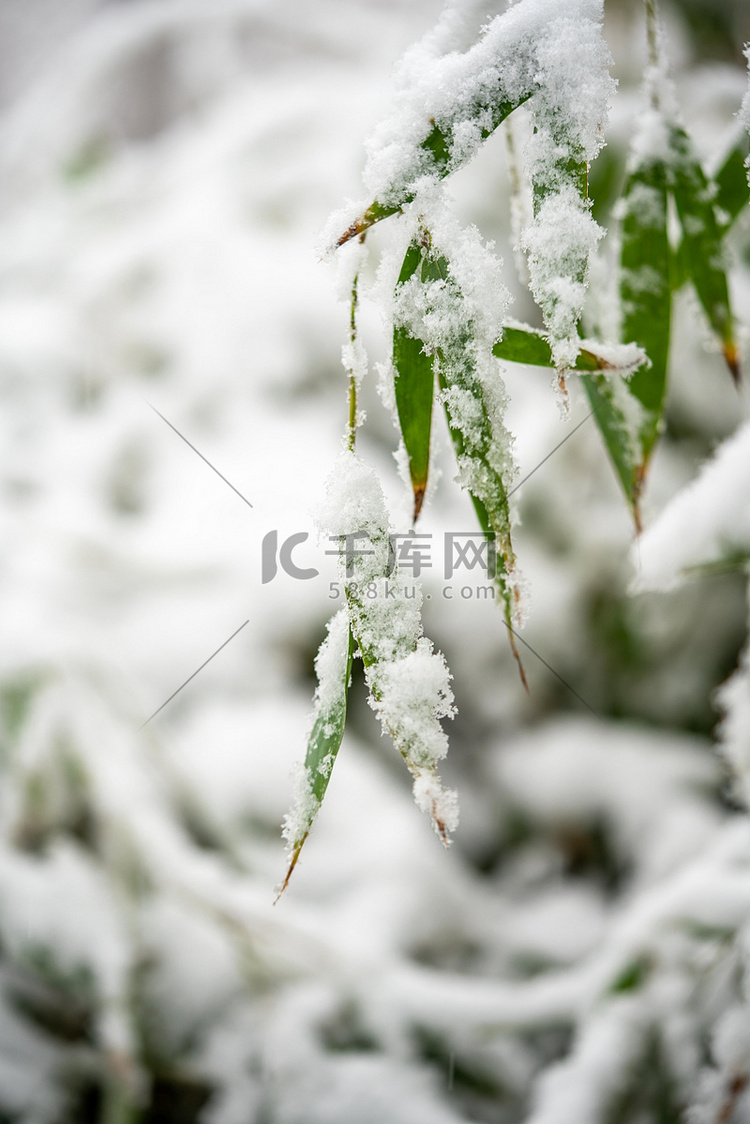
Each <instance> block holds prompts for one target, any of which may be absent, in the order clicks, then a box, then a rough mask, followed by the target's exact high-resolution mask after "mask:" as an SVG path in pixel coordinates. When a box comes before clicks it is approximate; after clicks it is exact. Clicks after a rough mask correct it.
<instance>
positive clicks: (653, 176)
mask: <svg viewBox="0 0 750 1124" xmlns="http://www.w3.org/2000/svg"><path fill="white" fill-rule="evenodd" d="M623 204H624V216H623V220H622V235H621V237H622V250H621V257H620V298H621V302H622V307H623V324H622V334H623V337H624V338H625V339H627V340H634V341H635V342H636V343H637V344H638V346H639V347H641V348H642V349H643V350H644V351H645V353H646V355H647V356H648V359H649V363H648V364H643V366H641V367H640V368H639V370H637V371H636V372H635V374H634V375H633V376H632V377H631V379H630V382H629V383H628V389H629V391H630V394H631V395H632V396H633V397H634V398H635V399H637V401H638V402H639V403H640V405H641V407H642V409H643V419H642V421H641V424H640V426H639V437H640V441H641V446H642V448H641V457H640V463H639V468H640V472H641V475H642V473H643V472H644V471H645V468H646V465H647V463H648V459H649V457H650V455H651V451H652V449H653V446H654V442H655V441H656V437H657V435H658V432H659V426H660V422H661V414H662V408H663V403H664V394H665V391H666V384H667V365H668V361H669V333H670V318H671V310H672V292H671V286H670V250H669V241H668V238H667V174H666V169H665V166H664V163H663V162H662V160H660V159H654V160H651V161H647V162H644V163H643V164H642V165H641V166H640V167H637V168H636V169H635V170H634V171H633V172H631V174H630V176H629V177H628V180H627V182H626V185H625V193H624V199H623ZM634 498H635V500H637V496H635V497H634Z"/></svg>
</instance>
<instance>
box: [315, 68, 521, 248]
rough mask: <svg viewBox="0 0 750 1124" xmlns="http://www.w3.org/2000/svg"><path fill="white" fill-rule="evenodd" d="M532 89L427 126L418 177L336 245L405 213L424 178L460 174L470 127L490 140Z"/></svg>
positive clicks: (484, 99) (484, 101)
mask: <svg viewBox="0 0 750 1124" xmlns="http://www.w3.org/2000/svg"><path fill="white" fill-rule="evenodd" d="M533 92H534V91H533V89H529V90H528V91H527V92H525V93H524V94H522V95H521V96H519V97H516V98H514V99H513V100H505V99H503V98H502V97H500V98H497V99H492V98H488V96H487V92H486V91H484V93H483V94H482V95H480V96H478V97H477V98H475V99H474V100H473V101H470V102H469V103H468V104H464V103H463V102H462V101H459V102H458V103H457V105H456V112H455V114H454V116H452V117H447V118H445V119H444V120H439V121H436V120H435V119H434V118H430V120H429V121H428V122H427V123H426V127H425V136H424V138H423V140H422V141H421V142H420V144H419V145H418V153H419V155H418V158H417V159H416V160H415V162H414V163H415V175H414V176H413V177H412V179H411V181H409V180H408V179H407V181H406V182H405V183H404V184H403V186H401V187H400V188H399V189H398V190H397V191H395V192H391V194H392V195H393V198H390V199H389V200H388V201H387V202H380V201H379V200H377V199H376V200H375V201H374V202H373V203H371V204H370V206H369V207H368V208H367V210H366V211H365V212H364V213H363V214H362V215H361V216H360V217H359V218H358V219H356V220H355V221H354V222H353V223H352V224H351V226H349V227H348V228H347V229H346V230H345V231H344V233H343V234H342V235H341V237H340V238H339V239H338V241H337V242H336V245H337V246H343V245H344V243H345V242H348V241H349V240H350V239H352V238H356V237H358V236H359V235H360V234H364V232H365V231H366V230H369V228H370V227H371V226H374V225H375V223H378V222H381V220H382V219H387V218H388V217H389V216H390V215H395V214H397V213H398V212H399V211H402V210H403V209H404V207H405V206H406V205H407V204H408V203H411V202H412V200H413V199H414V198H415V195H416V188H415V182H414V181H416V180H417V179H422V178H423V177H430V178H433V179H436V180H442V179H445V178H446V176H449V175H451V174H452V173H453V172H456V171H458V169H459V168H461V167H463V165H464V164H465V163H466V162H467V160H468V159H469V158H470V156H471V155H473V152H472V151H471V150H469V152H468V155H467V150H466V146H465V144H464V143H463V141H462V140H461V137H462V136H465V132H466V126H467V124H472V125H475V126H476V128H477V133H478V135H479V137H480V138H481V140H482V141H484V140H486V139H487V137H489V136H491V135H492V133H494V132H495V130H496V129H497V128H498V127H499V126H500V125H502V123H503V121H505V119H506V118H507V117H509V116H510V114H511V113H512V112H513V111H514V110H515V109H518V108H519V106H522V105H524V104H525V102H527V101H528V100H529V98H530V97H531V95H532V93H533Z"/></svg>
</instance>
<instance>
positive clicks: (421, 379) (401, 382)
mask: <svg viewBox="0 0 750 1124" xmlns="http://www.w3.org/2000/svg"><path fill="white" fill-rule="evenodd" d="M421 262H422V250H421V247H420V246H419V244H418V243H417V242H412V243H411V244H410V246H409V248H408V250H407V251H406V256H405V258H404V264H403V266H402V268H401V273H400V274H399V279H398V284H399V285H403V284H405V282H407V281H408V280H409V279H410V278H411V277H412V276H413V275H414V274H415V273H416V271H417V269H419V267H420V264H421ZM393 366H394V369H395V373H396V379H395V394H396V409H397V411H398V420H399V425H400V426H401V434H402V436H403V439H404V445H405V447H406V453H407V456H408V458H409V473H410V476H411V484H412V489H413V491H414V522H415V523H416V521H417V519H418V517H419V513H420V511H421V509H422V502H423V500H424V495H425V490H426V488H427V477H428V473H429V467H430V432H431V429H432V402H433V397H434V388H435V375H434V371H433V358H432V357H431V356H430V355H427V354H426V352H425V350H424V345H423V343H422V341H421V340H420V339H417V338H416V337H415V336H413V335H412V334H411V333H410V332H409V331H408V330H407V329H406V328H404V327H400V326H397V327H395V328H394V331H393Z"/></svg>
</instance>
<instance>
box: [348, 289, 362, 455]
mask: <svg viewBox="0 0 750 1124" xmlns="http://www.w3.org/2000/svg"><path fill="white" fill-rule="evenodd" d="M358 281H359V271H357V273H355V274H354V280H353V281H352V301H351V308H350V312H349V343H350V345H351V362H350V366H349V422H348V425H347V438H346V446H347V448H348V450H349V452H350V453H353V452H354V448H355V445H356V444H357V374H356V365H357V362H356V352H355V348H356V346H357V282H358Z"/></svg>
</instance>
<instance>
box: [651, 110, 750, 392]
mask: <svg viewBox="0 0 750 1124" xmlns="http://www.w3.org/2000/svg"><path fill="white" fill-rule="evenodd" d="M670 156H671V160H670V169H669V171H670V178H671V188H672V192H673V195H674V201H675V205H676V208H677V214H678V217H679V221H680V227H681V230H682V244H681V251H682V253H683V254H684V264H685V268H686V269H687V272H688V275H689V277H690V280H691V281H692V283H693V285H694V286H695V291H696V293H697V294H698V299H699V301H700V303H701V305H702V306H703V309H704V311H705V313H706V316H707V317H708V321H709V323H710V325H711V327H712V329H713V330H714V332H715V333H716V335H717V336H718V339H719V343H720V345H721V349H722V353H723V355H724V358H725V360H726V363H727V366H728V367H729V370H730V372H731V375H732V378H733V379H734V381H735V383H737V382H738V381H739V377H740V368H739V356H738V351H737V342H736V339H735V332H734V323H733V316H732V310H731V306H730V301H729V286H728V284H727V275H726V270H725V268H724V254H723V248H722V239H723V236H724V233H725V227H723V226H722V225H721V224H720V222H719V219H718V216H717V213H716V210H715V199H714V195H715V189H714V188H712V186H711V185H710V184H709V182H708V179H707V177H706V174H705V172H704V171H703V168H702V167H701V165H700V162H699V161H698V159H697V157H696V156H695V154H694V152H693V150H692V145H691V142H690V138H689V137H688V135H687V133H686V132H685V130H684V129H682V128H680V127H678V126H676V125H675V126H672V128H671V130H670ZM731 166H732V165H731V163H730V168H731ZM732 180H733V176H732V174H731V171H729V170H728V171H727V172H726V175H725V186H726V192H727V196H731V184H732ZM746 183H747V181H746Z"/></svg>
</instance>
